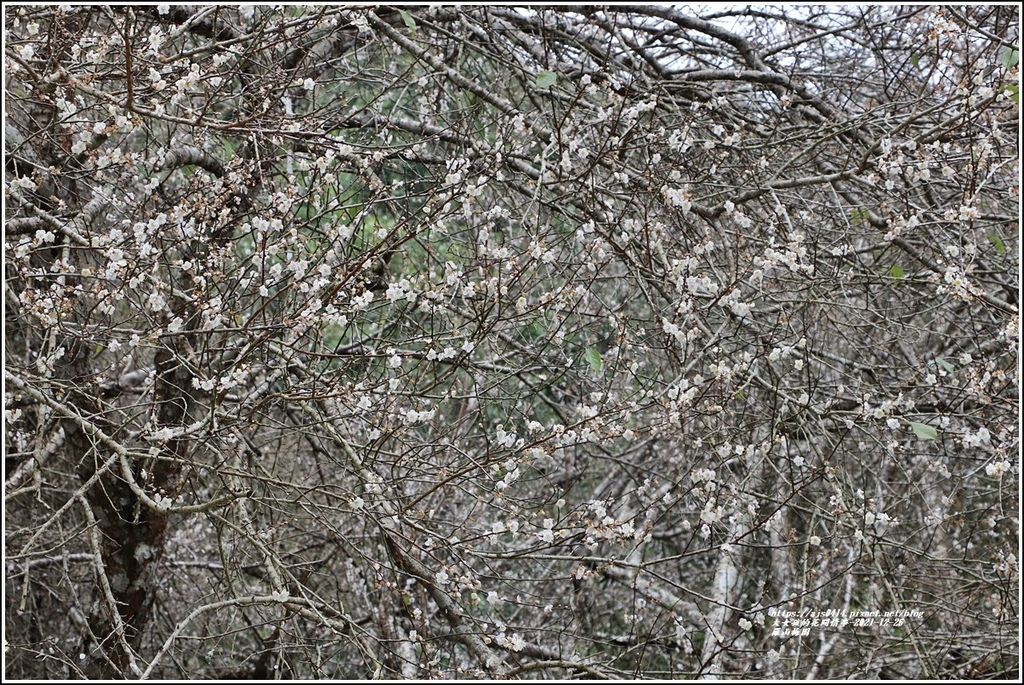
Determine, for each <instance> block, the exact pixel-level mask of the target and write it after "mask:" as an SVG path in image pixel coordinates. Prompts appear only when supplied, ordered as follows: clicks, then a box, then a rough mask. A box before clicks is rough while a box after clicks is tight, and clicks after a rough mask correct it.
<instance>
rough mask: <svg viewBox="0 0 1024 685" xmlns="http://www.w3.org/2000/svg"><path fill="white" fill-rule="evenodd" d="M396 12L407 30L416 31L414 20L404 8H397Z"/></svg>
mask: <svg viewBox="0 0 1024 685" xmlns="http://www.w3.org/2000/svg"><path fill="white" fill-rule="evenodd" d="M398 13H399V14H400V15H401V16H402V21H404V22H405V25H406V26H408V27H409V30H410V31H412V32H413V33H416V20H415V19H413V18H412V15H411V14H409V13H408V12H406V11H405V10H398Z"/></svg>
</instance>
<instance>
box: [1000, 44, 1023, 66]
mask: <svg viewBox="0 0 1024 685" xmlns="http://www.w3.org/2000/svg"><path fill="white" fill-rule="evenodd" d="M1019 61H1020V52H1019V51H1018V50H1014V49H1012V48H1003V49H1002V50H1001V51H1000V52H999V62H1000V63H1001V64H1002V65H1003V66H1004V67H1006V68H1007V69H1012V68H1013V67H1015V66H1016V65H1017V62H1019Z"/></svg>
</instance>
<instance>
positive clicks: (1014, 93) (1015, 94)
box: [1003, 83, 1020, 105]
mask: <svg viewBox="0 0 1024 685" xmlns="http://www.w3.org/2000/svg"><path fill="white" fill-rule="evenodd" d="M1003 92H1006V93H1009V94H1010V99H1011V100H1013V101H1014V103H1016V104H1018V105H1019V104H1020V89H1019V88H1017V86H1015V85H1014V84H1012V83H1007V84H1004V85H1003Z"/></svg>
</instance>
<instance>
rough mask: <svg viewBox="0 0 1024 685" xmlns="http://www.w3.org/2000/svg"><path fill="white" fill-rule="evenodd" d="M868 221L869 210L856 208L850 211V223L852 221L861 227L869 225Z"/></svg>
mask: <svg viewBox="0 0 1024 685" xmlns="http://www.w3.org/2000/svg"><path fill="white" fill-rule="evenodd" d="M867 220H868V210H866V209H857V208H854V209H851V210H850V221H852V222H853V224H854V225H855V226H860V225H861V224H865V223H867Z"/></svg>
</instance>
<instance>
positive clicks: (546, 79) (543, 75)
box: [537, 71, 558, 88]
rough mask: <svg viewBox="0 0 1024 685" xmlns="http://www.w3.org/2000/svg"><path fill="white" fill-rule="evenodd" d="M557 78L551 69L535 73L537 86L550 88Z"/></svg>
mask: <svg viewBox="0 0 1024 685" xmlns="http://www.w3.org/2000/svg"><path fill="white" fill-rule="evenodd" d="M557 80H558V75H557V74H556V73H555V72H553V71H542V72H540V73H539V74H537V87H538V88H550V87H551V86H553V85H555V81H557Z"/></svg>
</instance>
